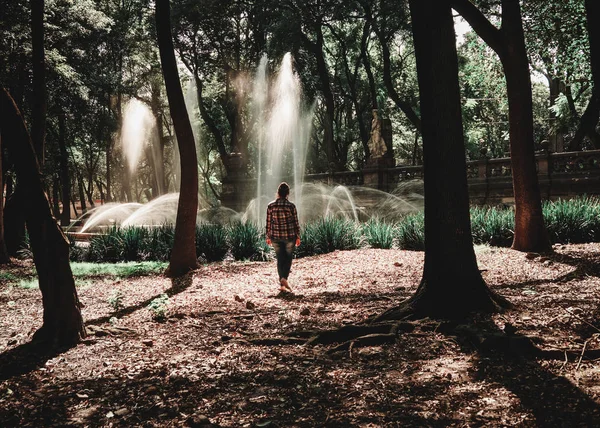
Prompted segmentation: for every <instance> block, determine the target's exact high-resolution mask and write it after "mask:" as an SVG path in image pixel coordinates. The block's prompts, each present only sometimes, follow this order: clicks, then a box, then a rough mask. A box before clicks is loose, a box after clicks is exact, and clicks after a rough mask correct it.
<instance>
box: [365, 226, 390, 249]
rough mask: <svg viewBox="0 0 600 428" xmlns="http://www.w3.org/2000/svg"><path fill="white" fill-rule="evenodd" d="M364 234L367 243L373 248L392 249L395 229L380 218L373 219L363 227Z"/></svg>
mask: <svg viewBox="0 0 600 428" xmlns="http://www.w3.org/2000/svg"><path fill="white" fill-rule="evenodd" d="M362 233H363V236H364V237H365V240H366V241H367V243H368V244H369V245H370V246H371V247H373V248H384V249H389V248H392V244H393V242H394V227H393V225H391V224H390V223H387V222H385V221H381V220H379V219H378V218H371V219H369V221H367V222H366V223H364V224H363V225H362Z"/></svg>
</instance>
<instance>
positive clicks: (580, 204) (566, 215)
mask: <svg viewBox="0 0 600 428" xmlns="http://www.w3.org/2000/svg"><path fill="white" fill-rule="evenodd" d="M543 212H544V220H545V223H546V228H547V230H548V234H549V235H550V240H551V241H552V242H557V243H583V242H594V241H598V240H599V239H600V199H598V198H597V197H590V196H581V197H577V198H573V199H569V200H564V199H559V200H557V201H546V202H544V204H543Z"/></svg>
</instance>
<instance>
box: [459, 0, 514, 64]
mask: <svg viewBox="0 0 600 428" xmlns="http://www.w3.org/2000/svg"><path fill="white" fill-rule="evenodd" d="M451 6H452V8H453V9H454V10H456V11H457V12H458V13H460V15H461V16H462V17H463V18H464V19H465V20H466V21H467V22H468V23H469V25H470V26H471V27H472V28H473V30H475V32H476V33H477V35H478V36H479V37H481V38H482V39H483V41H484V42H485V43H486V44H487V45H488V46H489V47H490V48H492V49H493V50H494V51H495V52H496V53H497V54H498V56H501V55H502V54H503V52H504V40H503V37H502V32H501V31H500V30H499V29H498V28H496V27H495V26H494V25H493V24H492V23H491V22H490V21H489V20H488V19H487V18H486V17H485V15H484V14H483V13H481V11H480V10H479V9H478V8H477V6H475V5H474V4H473V3H471V2H470V1H469V0H452V2H451Z"/></svg>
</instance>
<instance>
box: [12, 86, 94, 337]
mask: <svg viewBox="0 0 600 428" xmlns="http://www.w3.org/2000/svg"><path fill="white" fill-rule="evenodd" d="M0 131H1V133H2V141H3V142H4V143H5V144H6V145H7V148H8V150H9V151H10V152H11V154H12V158H13V159H14V161H15V171H16V173H17V179H18V187H19V188H20V189H21V190H18V191H17V193H18V192H21V191H23V192H24V194H26V195H27V198H23V201H22V204H23V205H22V209H23V211H22V215H23V216H24V217H25V221H26V223H27V230H28V232H29V239H30V243H31V249H32V252H33V261H34V263H35V267H36V271H37V274H38V277H39V284H40V290H41V292H42V302H43V305H44V317H43V320H44V321H43V325H42V327H41V328H40V329H39V330H38V331H37V332H36V334H35V335H34V339H39V340H43V341H48V343H50V344H52V345H55V346H62V345H72V344H74V343H77V342H78V341H79V340H80V339H81V338H82V337H84V336H85V334H86V333H85V327H84V324H83V319H82V317H81V312H80V307H81V304H80V302H79V298H78V296H77V290H76V289H75V281H74V280H73V274H72V272H71V267H70V264H69V242H68V240H67V238H66V237H65V235H64V233H63V232H62V230H61V228H60V227H59V226H58V224H57V222H56V219H55V218H54V217H53V216H52V213H51V211H50V204H49V202H48V199H47V197H46V195H45V193H44V190H43V187H42V182H41V180H40V170H39V166H38V163H37V159H36V155H35V151H34V149H33V145H32V143H31V139H30V137H29V134H28V133H27V129H26V128H25V123H24V122H23V118H22V116H21V114H20V112H19V110H18V109H17V107H16V105H15V104H14V101H13V100H12V98H11V97H10V95H9V94H8V92H6V90H2V92H1V93H0Z"/></svg>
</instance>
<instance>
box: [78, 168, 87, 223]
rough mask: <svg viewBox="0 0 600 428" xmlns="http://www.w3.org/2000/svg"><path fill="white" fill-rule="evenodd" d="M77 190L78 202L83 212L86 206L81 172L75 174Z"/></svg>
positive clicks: (85, 210)
mask: <svg viewBox="0 0 600 428" xmlns="http://www.w3.org/2000/svg"><path fill="white" fill-rule="evenodd" d="M77 190H78V191H79V192H78V193H79V204H80V205H81V212H82V214H85V213H86V212H87V206H86V205H85V192H84V191H83V174H78V175H77Z"/></svg>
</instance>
